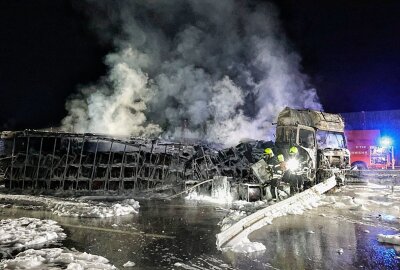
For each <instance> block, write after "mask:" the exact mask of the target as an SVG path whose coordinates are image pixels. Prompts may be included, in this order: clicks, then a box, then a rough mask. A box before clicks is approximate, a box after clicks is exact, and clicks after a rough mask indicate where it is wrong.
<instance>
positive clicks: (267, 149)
mask: <svg viewBox="0 0 400 270" xmlns="http://www.w3.org/2000/svg"><path fill="white" fill-rule="evenodd" d="M264 153H265V154H266V155H269V156H273V155H274V152H273V151H272V149H271V148H265V149H264Z"/></svg>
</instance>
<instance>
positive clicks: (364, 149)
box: [345, 130, 392, 169]
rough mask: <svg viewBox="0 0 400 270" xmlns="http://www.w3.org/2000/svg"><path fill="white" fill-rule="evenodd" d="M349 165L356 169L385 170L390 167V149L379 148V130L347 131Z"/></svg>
mask: <svg viewBox="0 0 400 270" xmlns="http://www.w3.org/2000/svg"><path fill="white" fill-rule="evenodd" d="M345 134H346V138H347V148H348V149H349V150H350V163H351V166H352V167H354V166H355V167H357V168H358V169H387V168H389V167H390V166H391V151H392V148H390V147H381V146H379V141H380V139H381V134H380V131H379V130H347V131H345Z"/></svg>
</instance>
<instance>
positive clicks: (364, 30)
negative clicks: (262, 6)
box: [0, 0, 400, 129]
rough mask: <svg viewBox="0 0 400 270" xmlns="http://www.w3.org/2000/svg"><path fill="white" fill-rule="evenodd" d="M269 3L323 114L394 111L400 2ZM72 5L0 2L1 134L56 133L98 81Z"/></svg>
mask: <svg viewBox="0 0 400 270" xmlns="http://www.w3.org/2000/svg"><path fill="white" fill-rule="evenodd" d="M260 1H261V0H260ZM273 2H275V4H276V5H277V6H278V9H279V10H280V18H281V21H282V23H283V26H284V29H285V31H286V34H287V36H288V37H289V39H290V41H291V43H292V44H291V45H292V46H293V47H294V48H295V49H296V51H297V52H298V53H299V54H300V55H301V56H302V59H303V61H302V65H303V72H304V73H306V74H308V75H309V76H310V81H311V83H312V84H313V85H314V86H315V87H316V89H317V91H318V94H319V97H320V100H321V103H322V104H323V106H324V108H325V110H326V111H328V112H354V111H363V110H364V111H368V110H391V109H400V92H399V90H400V1H384V0H375V1H368V0H359V1H348V0H347V1H330V0H329V1H307V0H304V1H298V0H276V1H273ZM76 3H77V1H73V0H57V1H55V0H25V1H22V0H8V1H4V0H0V36H1V42H0V94H1V97H0V100H1V101H0V128H1V129H24V128H40V127H48V126H58V125H59V123H60V121H61V119H62V118H63V117H64V116H65V115H66V111H65V109H64V105H65V100H66V99H67V97H68V96H69V95H70V94H71V93H74V92H75V91H76V89H77V86H79V85H85V84H88V83H90V82H95V81H96V80H97V79H98V78H99V77H100V76H102V75H104V74H105V73H106V68H105V66H104V64H103V57H104V56H105V55H106V53H107V52H108V51H110V50H111V45H110V44H105V43H102V44H99V42H98V38H97V37H96V34H95V33H93V32H92V31H91V29H89V27H88V25H89V24H88V18H87V17H86V16H85V15H84V14H83V12H81V11H80V10H79V8H76V6H77V4H76ZM321 3H322V4H321Z"/></svg>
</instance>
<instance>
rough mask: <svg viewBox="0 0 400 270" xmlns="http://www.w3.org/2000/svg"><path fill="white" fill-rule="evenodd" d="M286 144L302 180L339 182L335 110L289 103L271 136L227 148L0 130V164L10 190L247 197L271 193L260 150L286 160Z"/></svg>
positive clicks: (341, 144) (341, 153)
mask: <svg viewBox="0 0 400 270" xmlns="http://www.w3.org/2000/svg"><path fill="white" fill-rule="evenodd" d="M291 146H296V147H297V148H298V149H299V155H300V156H301V158H302V159H303V160H305V161H306V164H307V165H306V166H303V167H302V168H301V173H302V175H303V176H304V179H305V186H307V187H310V186H313V185H315V184H316V183H319V182H321V181H323V180H324V179H328V178H329V177H332V176H335V177H336V179H337V180H338V181H343V179H344V175H345V173H346V171H347V170H348V169H349V151H348V150H347V149H346V142H345V137H344V122H343V119H342V118H341V116H340V115H336V114H329V113H323V112H319V111H311V110H296V109H291V108H285V109H284V110H283V111H282V112H281V113H280V114H279V116H278V121H277V126H276V141H275V142H272V141H247V142H242V143H240V144H239V145H237V146H236V147H232V148H227V149H218V148H217V147H213V146H210V145H208V144H203V143H198V144H191V143H177V142H166V141H162V140H159V139H154V140H151V139H143V138H126V139H123V138H115V137H111V136H105V135H98V134H89V133H85V134H76V133H63V132H47V131H35V130H25V131H3V132H1V139H0V155H1V159H0V169H1V172H2V174H3V175H4V177H3V178H4V183H5V186H6V188H9V189H33V190H42V189H46V190H58V191H59V190H69V191H82V190H84V191H93V192H95V191H112V190H117V191H124V190H132V191H133V192H134V193H135V192H140V191H149V190H153V191H157V192H163V191H172V192H173V193H174V194H175V193H178V192H180V191H182V190H183V191H184V190H188V189H190V187H196V188H197V189H198V190H199V191H200V192H204V193H208V195H213V196H232V197H233V198H237V199H245V200H248V201H251V200H259V199H270V196H271V192H270V191H269V188H268V183H269V182H270V180H271V179H269V178H270V176H269V174H268V173H266V170H265V169H266V168H265V163H264V164H263V163H262V162H263V160H261V161H260V159H262V155H263V150H264V149H265V148H266V147H271V148H273V149H274V152H275V153H282V154H283V155H284V156H285V158H287V157H288V149H289V148H290V147H291ZM282 185H285V183H283V184H282ZM283 189H284V188H283ZM221 190H222V193H221Z"/></svg>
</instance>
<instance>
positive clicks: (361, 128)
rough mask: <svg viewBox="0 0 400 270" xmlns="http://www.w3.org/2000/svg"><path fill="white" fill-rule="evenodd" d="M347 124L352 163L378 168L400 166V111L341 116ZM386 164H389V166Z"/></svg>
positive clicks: (368, 112) (345, 114) (356, 113)
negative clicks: (393, 163)
mask: <svg viewBox="0 0 400 270" xmlns="http://www.w3.org/2000/svg"><path fill="white" fill-rule="evenodd" d="M341 115H342V116H343V118H344V120H345V124H346V135H347V140H348V145H349V149H350V151H351V152H352V153H351V154H352V159H351V162H352V163H355V162H358V163H357V164H354V165H357V166H360V167H361V165H362V164H363V165H365V166H366V167H368V168H372V169H378V168H384V167H391V166H392V161H391V160H392V159H393V158H394V160H395V161H396V162H395V165H396V166H400V151H399V150H400V148H399V147H400V144H399V141H400V110H391V111H367V112H364V111H363V112H352V113H342V114H341ZM385 164H386V165H385Z"/></svg>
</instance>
